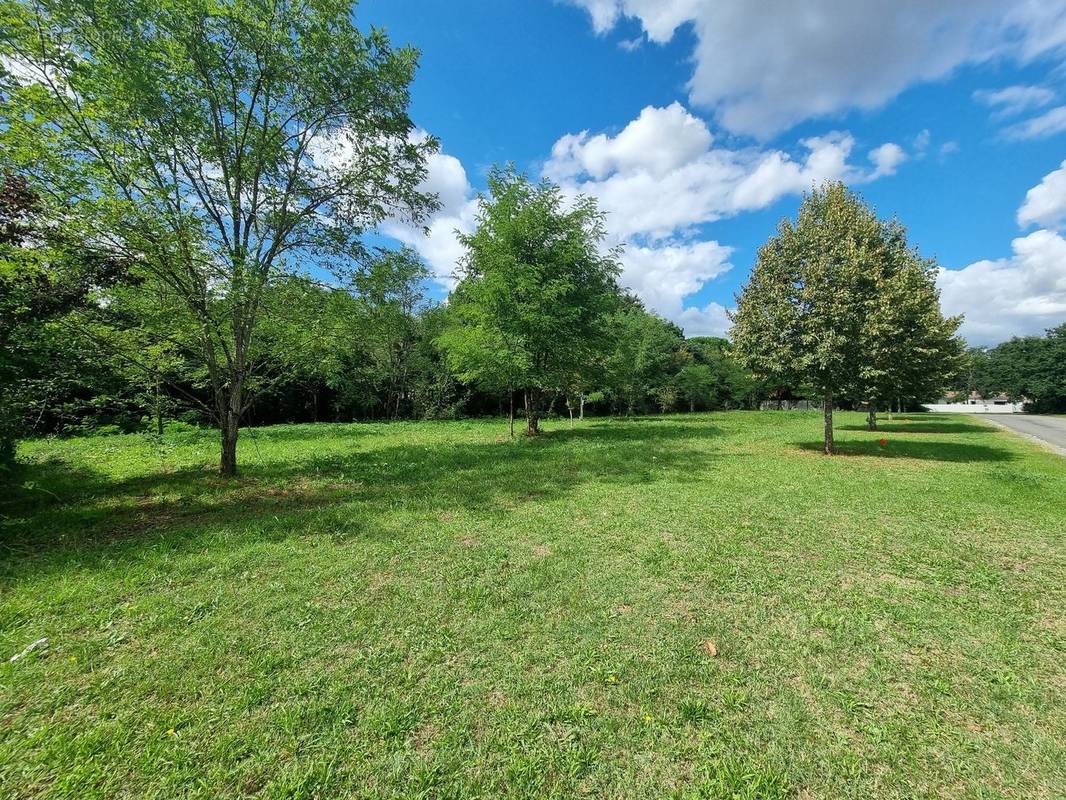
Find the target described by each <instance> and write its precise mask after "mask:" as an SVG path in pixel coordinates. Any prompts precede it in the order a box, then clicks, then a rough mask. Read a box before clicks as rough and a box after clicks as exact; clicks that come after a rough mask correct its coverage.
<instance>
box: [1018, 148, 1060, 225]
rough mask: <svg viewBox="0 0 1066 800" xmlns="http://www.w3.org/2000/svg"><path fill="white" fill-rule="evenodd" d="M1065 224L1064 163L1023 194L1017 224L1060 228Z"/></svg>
mask: <svg viewBox="0 0 1066 800" xmlns="http://www.w3.org/2000/svg"><path fill="white" fill-rule="evenodd" d="M1064 223H1066V161H1063V162H1062V164H1060V165H1059V168H1058V169H1057V170H1054V171H1053V172H1049V173H1048V174H1047V175H1045V176H1044V177H1043V179H1042V180H1041V181H1040V183H1039V184H1037V185H1036V186H1034V187H1033V188H1032V189H1030V190H1029V191H1028V192H1026V194H1025V202H1023V203H1022V207H1021V208H1019V209H1018V224H1019V225H1021V226H1022V227H1023V228H1024V227H1026V226H1027V225H1034V224H1035V225H1043V226H1044V227H1046V228H1062V226H1063V224H1064Z"/></svg>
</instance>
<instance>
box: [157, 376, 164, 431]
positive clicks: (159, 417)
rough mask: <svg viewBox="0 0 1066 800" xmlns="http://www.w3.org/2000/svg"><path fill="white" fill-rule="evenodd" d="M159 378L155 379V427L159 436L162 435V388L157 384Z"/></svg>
mask: <svg viewBox="0 0 1066 800" xmlns="http://www.w3.org/2000/svg"><path fill="white" fill-rule="evenodd" d="M159 383H160V381H159V378H156V380H155V429H156V433H158V434H159V435H160V436H162V435H163V389H162V387H161V386H160V385H159Z"/></svg>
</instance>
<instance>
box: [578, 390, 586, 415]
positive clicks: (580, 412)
mask: <svg viewBox="0 0 1066 800" xmlns="http://www.w3.org/2000/svg"><path fill="white" fill-rule="evenodd" d="M580 402H581V404H580V406H579V407H578V414H577V418H578V419H584V418H585V395H584V393H582V394H581V401H580Z"/></svg>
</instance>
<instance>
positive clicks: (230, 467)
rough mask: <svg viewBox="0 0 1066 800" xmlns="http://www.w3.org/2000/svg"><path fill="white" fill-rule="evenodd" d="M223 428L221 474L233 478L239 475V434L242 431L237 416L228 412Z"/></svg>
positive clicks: (223, 420)
mask: <svg viewBox="0 0 1066 800" xmlns="http://www.w3.org/2000/svg"><path fill="white" fill-rule="evenodd" d="M221 427H222V431H221V433H222V464H221V466H220V467H219V473H220V474H222V475H224V476H226V477H227V478H232V477H234V476H235V475H236V474H237V434H238V432H239V430H240V429H239V427H238V418H237V415H236V414H232V413H228V412H227V413H226V416H225V417H224V418H223V419H222V426H221Z"/></svg>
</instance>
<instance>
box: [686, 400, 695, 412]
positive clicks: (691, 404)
mask: <svg viewBox="0 0 1066 800" xmlns="http://www.w3.org/2000/svg"><path fill="white" fill-rule="evenodd" d="M695 410H696V401H695V400H689V401H688V413H690V414H691V413H692V412H693V411H695Z"/></svg>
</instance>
